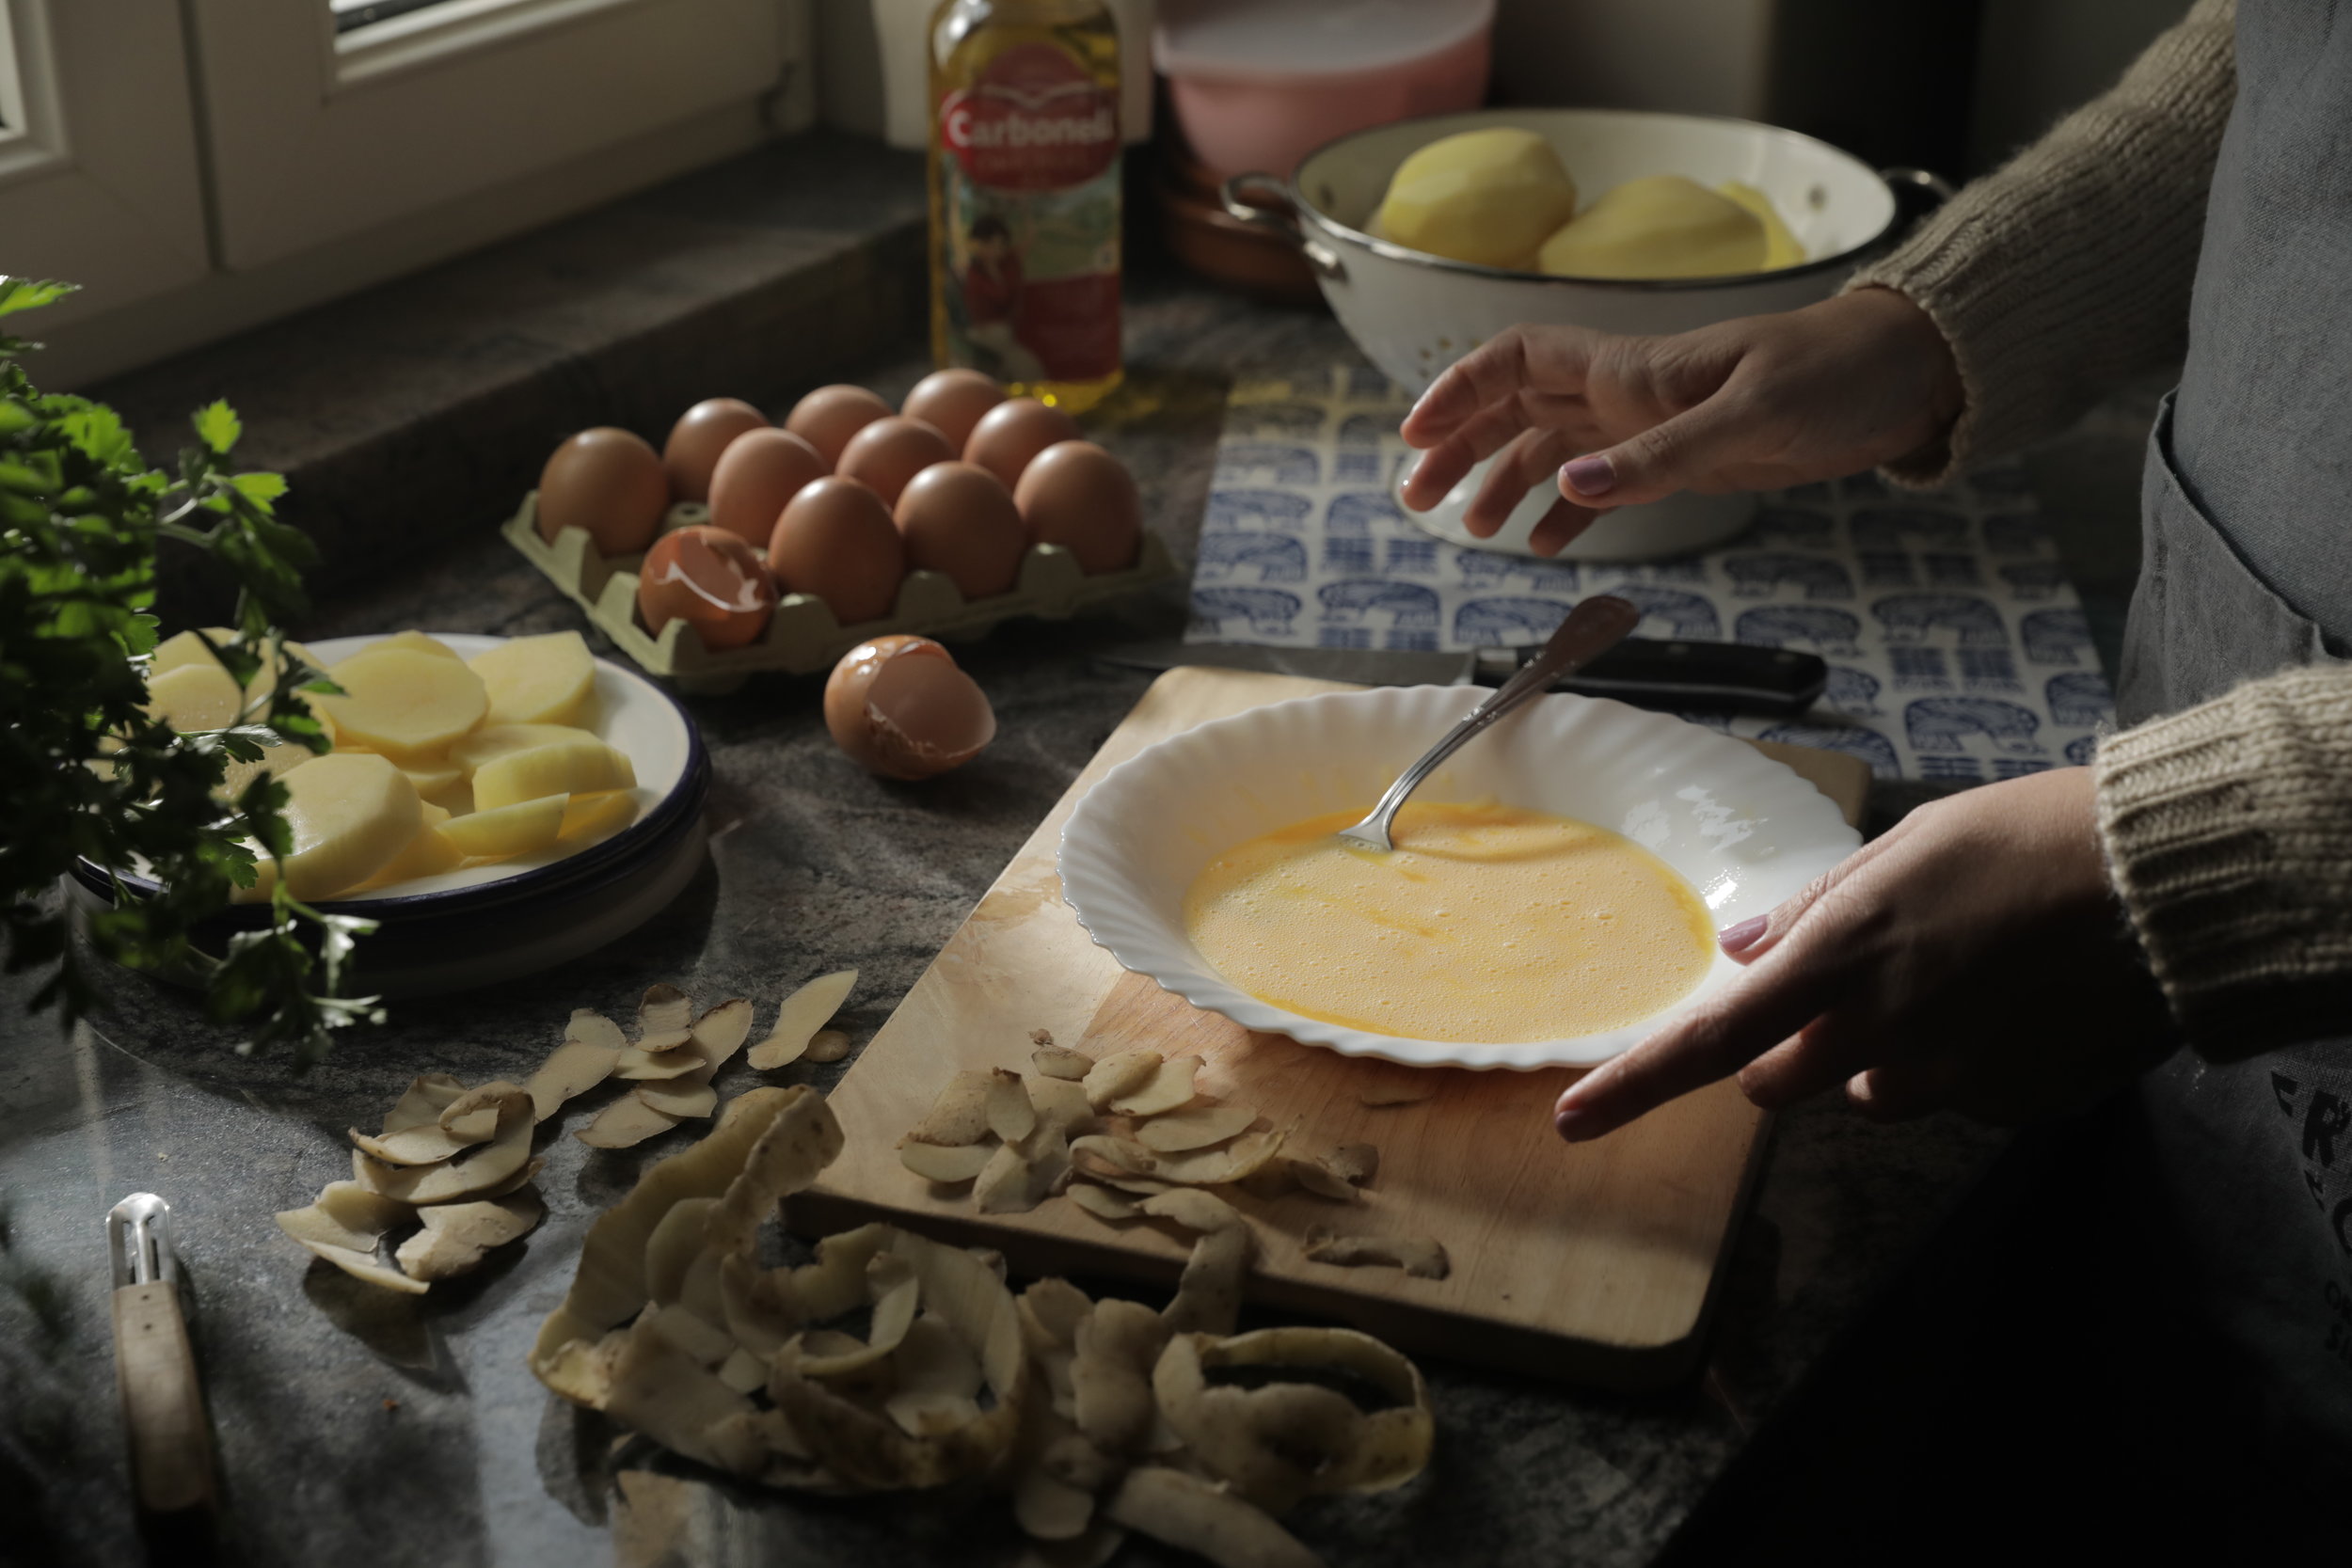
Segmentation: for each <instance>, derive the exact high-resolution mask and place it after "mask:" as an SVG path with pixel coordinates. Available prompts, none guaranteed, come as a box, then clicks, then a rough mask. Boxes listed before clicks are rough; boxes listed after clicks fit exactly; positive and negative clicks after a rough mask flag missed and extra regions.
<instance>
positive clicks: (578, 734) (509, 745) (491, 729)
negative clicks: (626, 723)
mask: <svg viewBox="0 0 2352 1568" xmlns="http://www.w3.org/2000/svg"><path fill="white" fill-rule="evenodd" d="M602 738H603V737H602V736H598V735H597V734H596V732H595V731H594V730H583V729H580V728H578V727H576V726H574V725H571V724H485V725H483V726H482V727H481V728H480V729H478V730H476V731H474V732H473V734H471V735H469V736H466V738H465V739H463V740H461V741H459V742H458V743H457V744H456V745H454V746H452V747H451V748H450V749H449V760H450V761H452V762H453V763H455V764H456V765H457V766H458V767H460V768H464V769H465V770H466V771H467V772H469V773H471V772H472V771H473V770H474V769H476V768H480V767H481V766H482V765H483V764H485V763H488V762H495V761H497V760H498V759H499V758H501V757H502V756H505V755H507V754H508V753H509V752H528V751H530V750H532V748H533V747H538V746H553V745H556V744H557V743H559V742H561V741H566V740H600V739H602Z"/></svg>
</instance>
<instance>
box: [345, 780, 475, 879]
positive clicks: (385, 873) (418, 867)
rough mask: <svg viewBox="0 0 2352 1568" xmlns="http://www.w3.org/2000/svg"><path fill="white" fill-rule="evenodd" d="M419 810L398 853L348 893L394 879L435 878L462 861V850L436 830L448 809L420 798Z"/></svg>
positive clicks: (438, 828) (438, 829)
mask: <svg viewBox="0 0 2352 1568" xmlns="http://www.w3.org/2000/svg"><path fill="white" fill-rule="evenodd" d="M419 809H420V810H421V813H422V815H421V816H420V817H419V819H418V823H417V831H416V832H415V834H414V835H412V836H411V837H410V838H409V840H408V843H407V845H406V846H405V847H404V848H403V849H402V850H401V851H400V853H399V854H397V855H394V856H393V857H392V858H391V859H390V860H389V861H386V862H385V863H384V864H383V865H382V866H381V867H379V868H378V869H377V871H376V873H375V875H373V877H370V878H369V879H367V880H366V881H364V882H361V883H359V884H358V886H357V887H354V888H353V889H352V890H351V891H352V892H354V893H373V892H374V891H375V890H376V889H378V888H387V887H390V886H391V885H392V884H393V883H395V882H412V881H415V880H416V879H418V878H420V877H437V876H439V875H440V874H441V873H442V872H444V871H454V870H456V869H457V868H458V867H459V866H461V865H463V864H465V863H466V852H465V851H464V850H462V849H460V848H458V847H457V846H455V845H454V844H452V843H451V842H450V841H449V840H448V839H447V838H445V837H443V836H442V834H441V832H440V829H441V825H442V824H443V823H445V822H447V821H448V820H449V819H450V814H449V813H448V811H446V810H445V809H443V808H442V807H440V806H437V805H435V804H434V803H433V802H432V801H430V800H427V801H424V802H423V803H422V804H421V807H420V808H419Z"/></svg>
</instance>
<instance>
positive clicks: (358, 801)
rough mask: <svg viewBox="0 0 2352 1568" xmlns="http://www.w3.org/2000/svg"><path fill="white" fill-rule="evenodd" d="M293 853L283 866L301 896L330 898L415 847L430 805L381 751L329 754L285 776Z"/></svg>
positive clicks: (289, 882)
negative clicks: (410, 845)
mask: <svg viewBox="0 0 2352 1568" xmlns="http://www.w3.org/2000/svg"><path fill="white" fill-rule="evenodd" d="M285 785H286V797H287V800H286V810H285V814H284V815H285V819H286V827H287V830H288V832H290V833H291V834H292V836H293V839H294V853H293V854H291V855H288V856H286V857H285V859H284V860H283V861H282V862H281V863H280V865H279V874H280V875H281V876H283V877H284V879H285V881H286V888H287V891H288V892H290V893H292V894H293V895H294V896H295V897H296V898H301V899H306V900H308V899H315V898H329V897H332V896H333V895H336V894H338V893H341V892H342V891H343V890H344V889H345V888H349V887H353V886H356V885H357V884H358V883H360V882H363V881H365V880H367V879H369V878H370V877H372V876H373V875H374V874H375V873H376V872H378V871H380V870H382V869H383V868H384V867H385V866H386V865H389V863H391V862H392V859H393V858H394V857H395V856H397V855H398V854H399V853H400V852H401V851H402V850H403V849H405V848H406V847H408V842H409V840H411V839H413V838H414V837H416V835H417V831H418V830H419V829H420V828H421V827H422V826H423V824H424V802H423V801H421V800H418V799H417V791H416V788H415V786H414V785H412V784H409V782H408V778H407V775H405V774H404V773H403V772H401V770H400V769H399V768H395V767H393V766H392V765H391V764H390V763H389V762H388V761H387V760H385V759H384V758H383V757H380V756H371V755H365V754H361V753H358V752H330V753H329V754H328V755H326V756H323V757H313V758H312V759H311V760H310V761H309V762H307V763H305V764H303V765H302V766H301V767H300V768H295V769H294V771H293V772H291V773H288V774H287V775H286V777H285Z"/></svg>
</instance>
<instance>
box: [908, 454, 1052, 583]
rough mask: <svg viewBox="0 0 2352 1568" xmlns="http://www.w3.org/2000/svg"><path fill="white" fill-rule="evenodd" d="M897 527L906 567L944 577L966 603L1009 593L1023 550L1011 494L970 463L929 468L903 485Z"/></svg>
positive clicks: (1022, 532) (1024, 537) (1023, 533)
mask: <svg viewBox="0 0 2352 1568" xmlns="http://www.w3.org/2000/svg"><path fill="white" fill-rule="evenodd" d="M898 536H899V537H900V538H901V539H904V540H905V541H906V542H907V565H908V566H909V567H910V568H911V569H914V570H916V571H924V572H944V573H946V575H947V578H949V580H951V581H952V582H954V583H955V585H956V591H957V592H958V593H960V594H962V595H963V596H964V597H965V598H967V599H986V598H992V597H993V596H994V595H996V594H1008V593H1010V592H1011V591H1012V585H1013V581H1014V579H1015V578H1019V577H1020V575H1021V558H1022V556H1024V555H1025V554H1026V553H1027V552H1028V548H1029V535H1028V531H1027V530H1026V529H1025V528H1024V527H1023V525H1022V522H1021V509H1020V508H1019V507H1018V506H1015V505H1014V504H1013V499H1012V492H1011V491H1009V490H1008V489H1006V488H1005V487H1004V485H1003V484H1001V483H998V482H997V478H996V476H995V475H994V474H992V473H990V472H989V471H988V470H987V469H986V468H983V467H979V466H978V465H977V464H973V463H934V464H932V465H931V466H930V467H928V468H926V469H924V470H923V471H922V472H921V473H919V474H916V475H915V476H914V478H913V479H912V480H909V481H908V482H907V487H906V489H905V490H903V491H902V492H900V493H899V496H898Z"/></svg>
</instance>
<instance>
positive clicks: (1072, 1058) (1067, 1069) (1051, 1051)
mask: <svg viewBox="0 0 2352 1568" xmlns="http://www.w3.org/2000/svg"><path fill="white" fill-rule="evenodd" d="M1046 1039H1047V1040H1048V1041H1049V1042H1050V1041H1051V1040H1052V1039H1053V1037H1052V1036H1051V1035H1048V1036H1046ZM1029 1065H1030V1066H1031V1067H1034V1068H1036V1069H1037V1070H1038V1073H1039V1075H1040V1076H1041V1077H1045V1078H1057V1079H1066V1080H1068V1081H1070V1082H1072V1083H1082V1082H1084V1081H1085V1078H1086V1075H1087V1074H1088V1073H1089V1072H1090V1071H1092V1070H1093V1069H1094V1058H1093V1057H1091V1056H1089V1055H1088V1054H1087V1053H1085V1052H1083V1051H1064V1050H1063V1049H1062V1048H1061V1047H1059V1046H1057V1045H1053V1044H1050V1043H1048V1044H1046V1045H1041V1046H1040V1047H1039V1048H1038V1049H1037V1050H1035V1051H1032V1052H1030V1053H1029Z"/></svg>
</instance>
